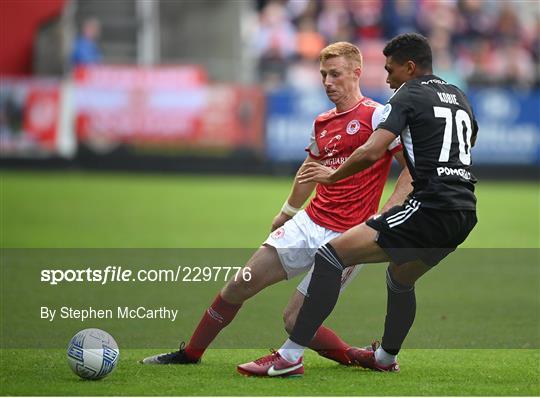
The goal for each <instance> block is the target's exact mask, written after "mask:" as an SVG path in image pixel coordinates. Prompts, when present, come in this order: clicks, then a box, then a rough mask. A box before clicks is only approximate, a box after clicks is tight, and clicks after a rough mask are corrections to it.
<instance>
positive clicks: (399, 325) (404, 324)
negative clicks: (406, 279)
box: [381, 268, 416, 355]
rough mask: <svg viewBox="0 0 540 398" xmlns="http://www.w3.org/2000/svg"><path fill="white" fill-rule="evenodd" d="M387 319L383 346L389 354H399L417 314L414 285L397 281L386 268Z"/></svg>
mask: <svg viewBox="0 0 540 398" xmlns="http://www.w3.org/2000/svg"><path fill="white" fill-rule="evenodd" d="M386 287H387V292H388V301H387V303H386V320H385V322H384V334H383V338H382V343H381V346H382V348H383V349H384V350H385V351H386V352H387V353H389V354H392V355H397V354H398V352H399V350H400V349H401V345H402V344H403V341H404V340H405V337H407V334H408V333H409V330H410V328H411V326H412V324H413V322H414V316H415V314H416V296H415V294H414V286H404V285H402V284H400V283H399V282H397V281H396V280H395V279H394V278H393V277H392V275H391V273H390V268H387V269H386Z"/></svg>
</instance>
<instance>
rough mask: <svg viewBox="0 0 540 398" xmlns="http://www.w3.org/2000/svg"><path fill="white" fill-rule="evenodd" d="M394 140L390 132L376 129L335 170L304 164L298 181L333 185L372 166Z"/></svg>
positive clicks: (316, 164) (317, 164)
mask: <svg viewBox="0 0 540 398" xmlns="http://www.w3.org/2000/svg"><path fill="white" fill-rule="evenodd" d="M395 139H396V135H395V134H393V133H391V132H390V131H388V130H384V129H377V130H375V132H373V134H371V136H370V137H369V138H368V140H367V141H366V143H365V144H364V145H362V146H361V147H359V148H357V149H356V150H355V151H354V152H353V153H352V155H351V156H350V157H349V158H348V159H347V160H346V161H345V162H344V163H343V164H342V165H341V166H339V167H338V168H337V169H336V170H332V169H331V168H329V167H325V166H323V165H321V164H319V163H314V162H311V163H306V164H305V165H304V166H303V167H302V171H301V173H300V175H299V177H298V179H299V180H300V183H302V184H307V183H313V182H318V183H320V184H325V185H327V184H333V183H335V182H337V181H339V180H342V179H344V178H346V177H349V176H351V175H353V174H355V173H358V172H359V171H362V170H365V169H367V168H368V167H370V166H371V165H373V164H374V163H375V162H376V161H377V160H379V159H380V158H381V157H382V156H383V155H384V153H385V151H386V150H387V148H388V146H389V145H390V143H391V142H392V141H394V140H395Z"/></svg>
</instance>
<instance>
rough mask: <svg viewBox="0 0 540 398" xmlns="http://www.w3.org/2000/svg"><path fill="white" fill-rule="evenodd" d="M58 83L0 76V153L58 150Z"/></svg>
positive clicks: (17, 154) (45, 152)
mask: <svg viewBox="0 0 540 398" xmlns="http://www.w3.org/2000/svg"><path fill="white" fill-rule="evenodd" d="M60 92H61V82H60V81H59V80H56V79H39V78H33V79H24V78H23V79H21V78H4V79H2V84H1V87H0V153H1V154H2V155H3V156H17V157H18V156H25V157H26V156H30V157H33V156H45V155H54V154H58V152H59V120H60V113H61V101H60Z"/></svg>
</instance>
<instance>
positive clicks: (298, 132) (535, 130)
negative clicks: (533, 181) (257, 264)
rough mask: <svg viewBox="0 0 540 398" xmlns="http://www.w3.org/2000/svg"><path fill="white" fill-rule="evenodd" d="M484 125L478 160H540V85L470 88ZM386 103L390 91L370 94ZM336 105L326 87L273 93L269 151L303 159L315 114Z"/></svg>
mask: <svg viewBox="0 0 540 398" xmlns="http://www.w3.org/2000/svg"><path fill="white" fill-rule="evenodd" d="M467 95H468V97H469V99H470V101H471V104H472V106H473V109H474V112H475V114H476V118H477V120H478V125H479V127H480V131H479V135H478V140H477V143H476V146H475V148H474V149H473V152H472V153H473V159H474V162H475V164H482V165H491V164H492V165H531V166H532V165H539V164H540V90H531V91H514V90H511V89H501V88H490V89H476V90H469V91H468V93H467ZM369 96H370V97H371V98H374V99H376V100H379V101H381V102H383V103H384V99H385V96H386V93H369ZM331 108H333V104H332V103H331V102H330V101H329V100H328V99H327V97H326V95H325V93H324V91H322V90H313V91H299V90H291V89H283V90H279V91H275V92H272V93H270V94H268V96H267V121H266V154H267V157H268V158H269V159H270V160H272V161H278V162H279V161H301V160H303V159H304V158H305V157H306V153H305V151H304V148H305V147H306V146H307V144H308V142H309V137H310V133H311V129H312V125H313V120H314V119H315V117H316V116H317V115H318V114H319V113H321V112H324V111H327V110H328V109H331Z"/></svg>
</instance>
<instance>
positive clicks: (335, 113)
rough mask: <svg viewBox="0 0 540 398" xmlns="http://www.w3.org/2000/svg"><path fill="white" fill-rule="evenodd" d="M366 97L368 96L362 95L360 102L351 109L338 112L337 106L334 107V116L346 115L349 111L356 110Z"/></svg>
mask: <svg viewBox="0 0 540 398" xmlns="http://www.w3.org/2000/svg"><path fill="white" fill-rule="evenodd" d="M364 99H366V97H362V98H360V100H359V101H358V103H357V104H356V105H355V106H353V107H352V108H351V109H347V110H346V111H343V112H337V108H334V116H340V115H344V114H346V113H349V112H350V111H354V110H355V109H356V108H358V106H359V105H360V104H361V103H362V101H363V100H364Z"/></svg>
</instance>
